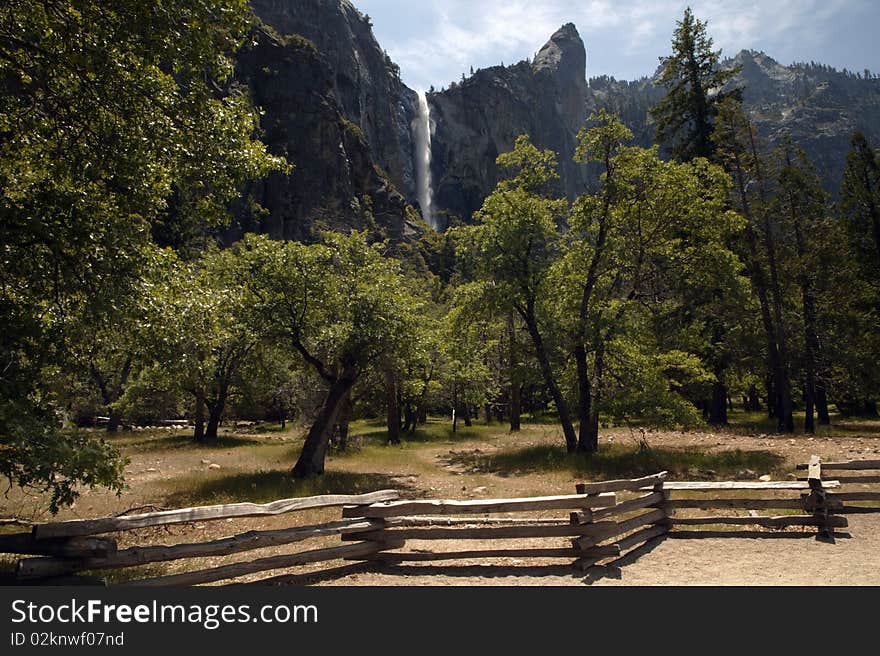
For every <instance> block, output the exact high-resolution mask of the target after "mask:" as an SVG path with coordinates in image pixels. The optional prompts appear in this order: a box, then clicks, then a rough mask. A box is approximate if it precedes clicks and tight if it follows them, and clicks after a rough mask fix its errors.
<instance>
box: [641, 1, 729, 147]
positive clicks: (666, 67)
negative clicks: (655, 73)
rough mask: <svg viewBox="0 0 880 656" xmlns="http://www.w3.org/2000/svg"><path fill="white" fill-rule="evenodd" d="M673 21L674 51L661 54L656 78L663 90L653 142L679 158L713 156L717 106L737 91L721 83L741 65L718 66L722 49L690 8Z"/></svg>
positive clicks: (656, 110)
mask: <svg viewBox="0 0 880 656" xmlns="http://www.w3.org/2000/svg"><path fill="white" fill-rule="evenodd" d="M676 25H677V27H676V29H675V33H674V34H673V37H672V54H671V55H669V56H667V57H661V58H660V64H661V66H662V72H661V74H660V80H659V83H660V85H662V86H664V87H666V90H667V91H666V95H665V96H664V97H663V98H662V99H661V100H660V102H659V103H657V105H656V106H655V107H653V108H652V109H651V116H652V117H653V118H654V120H655V121H656V122H657V141H658V142H659V143H663V144H669V145H670V146H671V149H672V156H673V158H674V159H677V160H679V161H683V162H687V161H690V160H692V159H693V158H695V157H706V158H712V156H713V154H714V152H715V144H714V143H713V141H712V131H713V129H714V125H715V117H716V116H717V114H718V107H719V106H720V104H721V103H722V102H723V101H724V99H725V98H727V97H731V96H734V97H739V95H740V91H739V90H728V89H726V88H725V87H726V86H727V85H728V83H729V82H730V81H731V80H732V79H733V78H734V77H735V76H736V74H737V73H738V72H739V70H738V69H728V70H722V69H721V68H719V62H720V58H721V51H720V50H713V49H712V39H711V37H709V36H708V34H707V33H706V23H705V22H704V21H700V20H698V19H696V18H695V17H694V14H693V11H691V8H690V7H688V8H687V9H685V12H684V17H683V18H682V19H681V20H680V21H678V22H677V23H676Z"/></svg>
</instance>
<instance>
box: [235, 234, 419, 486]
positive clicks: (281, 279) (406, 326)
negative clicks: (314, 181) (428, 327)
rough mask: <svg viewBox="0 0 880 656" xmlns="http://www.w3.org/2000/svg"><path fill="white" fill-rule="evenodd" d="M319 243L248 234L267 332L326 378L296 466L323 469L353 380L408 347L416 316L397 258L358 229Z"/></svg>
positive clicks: (312, 471) (308, 472)
mask: <svg viewBox="0 0 880 656" xmlns="http://www.w3.org/2000/svg"><path fill="white" fill-rule="evenodd" d="M325 241H326V243H324V244H311V245H306V244H301V243H296V242H275V241H271V240H269V239H268V238H266V237H258V236H253V235H249V236H247V237H246V238H245V240H244V242H243V245H242V248H243V249H244V250H245V251H246V252H247V257H248V260H249V261H250V262H251V271H250V278H251V286H252V289H253V293H254V295H255V298H256V300H255V303H254V309H255V311H256V312H257V313H258V315H259V317H260V319H259V323H260V325H264V326H266V328H267V331H268V335H269V336H270V337H271V338H275V339H283V340H285V341H286V342H287V344H289V345H290V347H291V348H292V349H294V350H295V351H296V352H297V353H298V354H299V356H300V358H301V359H302V361H303V362H304V363H305V364H306V365H308V366H309V367H311V368H312V369H314V371H315V372H316V373H317V374H318V375H319V376H320V377H321V379H322V380H323V381H324V383H325V385H326V386H327V392H326V395H325V397H324V402H323V404H322V406H321V408H320V410H319V412H318V416H317V418H316V419H315V420H314V422H313V424H312V426H311V428H310V429H309V432H308V434H307V435H306V440H305V443H304V444H303V449H302V452H301V453H300V456H299V459H298V460H297V463H296V466H295V467H294V469H293V474H294V476H296V477H298V478H303V477H308V476H313V475H318V474H322V473H323V471H324V455H325V453H326V450H327V445H328V443H329V441H330V437H331V435H332V432H333V427H334V425H335V423H336V421H337V418H338V416H339V413H340V410H341V408H342V405H343V402H344V400H345V399H346V397H347V396H348V395H349V394H350V393H351V390H352V387H353V386H354V385H355V383H357V381H358V380H359V379H360V378H361V377H362V376H363V375H364V373H365V372H366V371H368V370H370V369H373V368H381V367H382V366H383V365H384V364H385V363H384V359H385V357H386V355H387V354H389V353H394V352H396V351H398V350H401V349H403V348H404V347H405V345H406V344H407V342H408V341H409V340H410V339H411V336H412V334H413V326H414V324H415V322H416V318H417V308H418V306H417V303H416V300H415V299H414V298H413V297H412V295H411V294H409V293H408V290H407V285H406V282H405V280H404V279H403V277H402V276H401V274H400V267H399V263H398V262H397V261H396V260H393V259H391V258H387V257H384V256H383V255H382V252H381V249H382V245H381V244H377V245H373V246H371V245H369V244H368V243H367V241H366V238H365V236H364V235H363V234H361V233H353V234H351V235H343V234H340V233H327V234H325Z"/></svg>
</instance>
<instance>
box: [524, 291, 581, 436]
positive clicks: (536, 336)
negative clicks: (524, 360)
mask: <svg viewBox="0 0 880 656" xmlns="http://www.w3.org/2000/svg"><path fill="white" fill-rule="evenodd" d="M523 320H524V321H525V323H526V328H528V331H529V336H530V337H531V338H532V344H533V345H534V347H535V354H536V355H537V356H538V364H539V365H540V367H541V375H542V376H543V377H544V383H545V384H546V385H547V387H548V388H549V389H550V395H551V396H552V397H553V402H554V403H555V404H556V411H557V412H558V413H559V423H560V424H561V425H562V433H563V435H564V436H565V449H566V451H568V452H569V453H574V452H575V451H577V445H578V440H577V436H576V435H575V432H574V426H573V425H572V423H571V414H570V413H569V410H568V404H567V403H566V402H565V397H564V396H563V395H562V392H561V391H560V389H559V385H557V384H556V377H555V376H554V375H553V368H552V367H551V366H550V358H549V357H548V356H547V349H546V348H545V347H544V340H543V338H542V337H541V332H540V331H539V330H538V324H537V321H536V320H535V317H534V312H533V310H532V309H531V308H529V310H527V311H526V313H525V315H524V316H523Z"/></svg>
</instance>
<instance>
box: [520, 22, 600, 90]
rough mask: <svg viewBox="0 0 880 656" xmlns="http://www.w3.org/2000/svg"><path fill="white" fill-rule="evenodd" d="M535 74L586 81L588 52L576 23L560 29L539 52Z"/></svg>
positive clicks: (534, 66) (535, 64) (536, 57)
mask: <svg viewBox="0 0 880 656" xmlns="http://www.w3.org/2000/svg"><path fill="white" fill-rule="evenodd" d="M532 68H533V70H534V71H535V72H539V71H548V72H550V73H551V74H554V75H556V76H559V77H560V78H562V80H565V81H576V80H586V77H587V50H586V48H585V47H584V42H583V40H582V39H581V35H580V34H578V31H577V27H575V25H574V23H566V24H565V25H563V26H562V27H560V28H559V29H558V30H556V32H555V33H554V34H553V36H551V37H550V40H549V41H548V42H547V43H546V44H545V45H544V47H543V48H541V50H540V51H538V54H537V55H536V56H535V61H534V62H533V63H532Z"/></svg>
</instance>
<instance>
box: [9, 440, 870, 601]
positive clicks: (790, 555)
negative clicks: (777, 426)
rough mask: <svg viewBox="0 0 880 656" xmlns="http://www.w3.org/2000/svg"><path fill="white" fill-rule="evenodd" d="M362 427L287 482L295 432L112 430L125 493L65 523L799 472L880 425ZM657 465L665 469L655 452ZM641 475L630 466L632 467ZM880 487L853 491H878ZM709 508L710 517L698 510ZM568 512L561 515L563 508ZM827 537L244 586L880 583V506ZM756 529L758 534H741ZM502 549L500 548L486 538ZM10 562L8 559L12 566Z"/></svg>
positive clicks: (88, 503) (206, 526)
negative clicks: (319, 470) (596, 436)
mask: <svg viewBox="0 0 880 656" xmlns="http://www.w3.org/2000/svg"><path fill="white" fill-rule="evenodd" d="M377 426H378V424H376V425H369V424H366V423H365V424H363V425H362V426H360V430H359V431H355V439H354V441H355V445H356V447H358V448H355V449H354V450H353V452H351V453H348V454H335V455H332V456H331V457H330V458H329V459H328V462H327V469H328V474H327V475H326V476H325V477H324V478H323V479H319V480H318V481H312V482H308V483H299V482H293V481H292V480H291V479H290V478H289V476H288V475H287V472H288V470H289V468H290V466H291V464H292V462H293V458H294V457H295V454H296V453H297V451H298V448H299V444H300V438H299V436H298V434H297V432H296V431H290V432H288V433H279V432H265V433H261V432H251V433H248V434H242V433H236V434H233V433H230V434H228V435H227V436H226V437H224V439H223V441H222V442H221V444H219V445H217V446H215V447H194V446H193V445H192V444H191V443H189V441H188V440H187V438H186V437H185V436H175V435H172V434H168V433H165V432H162V433H159V432H156V433H149V434H147V433H142V434H128V435H123V436H120V437H119V438H116V439H117V440H118V441H119V444H120V446H121V447H122V448H123V450H124V451H125V452H126V453H127V454H128V455H129V456H130V458H131V461H130V463H129V465H128V467H127V468H126V478H127V482H128V486H129V487H128V489H127V490H126V491H125V493H124V494H123V495H122V496H121V497H116V496H114V495H112V494H109V493H107V492H106V491H100V490H94V491H86V492H85V493H84V494H83V496H82V497H81V498H80V499H79V500H78V502H77V504H76V506H74V507H73V508H72V509H68V510H65V511H63V512H62V514H61V515H60V516H59V518H73V517H95V516H103V515H109V514H119V513H122V512H125V511H127V510H130V509H132V508H139V507H144V506H145V507H147V509H150V508H152V507H157V508H174V507H184V506H188V505H209V504H213V503H228V502H232V501H255V502H265V501H269V500H273V499H278V498H284V497H290V496H308V495H311V494H323V493H348V494H352V493H361V492H367V491H372V490H376V489H382V488H389V487H393V488H395V489H398V490H400V493H401V496H402V497H403V498H453V499H472V498H492V497H512V496H537V495H547V494H571V493H573V492H574V485H575V483H579V482H584V481H587V480H601V479H608V478H617V477H626V478H629V477H631V476H630V475H626V476H620V475H618V474H619V473H620V469H621V468H624V469H625V468H627V467H632V466H640V467H643V468H644V467H647V468H649V471H656V470H658V469H659V468H661V467H662V468H666V469H672V468H673V467H677V470H675V471H670V478H671V479H672V480H693V479H701V480H732V479H737V478H748V479H752V478H757V477H758V476H771V477H772V478H773V479H774V480H786V479H791V478H794V477H795V465H796V464H797V463H801V462H806V461H807V460H808V459H809V456H810V455H811V454H818V455H820V456H822V457H823V459H824V460H826V461H828V460H845V459H867V458H871V459H880V422H840V423H838V424H837V425H836V426H835V427H834V429H833V430H832V431H826V432H825V433H824V434H820V435H818V436H815V437H806V436H792V437H779V436H776V435H771V434H765V433H761V432H760V431H758V430H754V429H753V428H744V427H742V426H740V427H734V428H732V429H731V430H727V431H705V430H704V431H690V432H684V433H683V432H679V431H674V432H648V433H646V434H645V435H644V436H645V437H646V439H647V441H648V443H649V445H650V452H649V454H648V456H647V457H648V458H649V460H648V461H647V463H646V462H645V461H644V460H640V459H639V458H640V457H641V456H639V457H636V456H635V455H634V453H635V451H636V442H637V440H636V438H637V437H638V435H639V434H638V433H635V434H634V433H633V432H631V431H629V430H626V429H612V430H606V431H603V433H602V437H601V441H602V445H601V451H600V455H601V456H602V457H601V458H599V459H597V460H595V461H590V462H586V461H579V462H575V463H573V462H571V461H570V460H569V459H566V458H565V457H564V456H559V455H557V454H556V451H555V449H556V448H557V446H558V444H559V443H560V438H559V435H558V434H557V431H556V429H555V427H553V426H550V425H540V424H536V425H530V426H527V427H525V430H524V431H523V432H522V433H519V434H516V435H511V434H509V433H507V432H506V431H505V430H504V427H501V426H494V427H476V426H475V427H474V429H472V430H470V431H466V430H465V431H461V430H460V431H459V433H458V434H456V435H452V434H450V433H449V432H448V430H447V428H446V427H445V426H441V425H439V424H438V425H437V426H433V427H432V428H431V430H430V431H429V432H427V433H426V434H424V435H421V436H417V437H416V438H413V439H412V440H411V441H409V442H405V443H404V444H403V445H402V446H401V447H387V446H384V445H383V444H382V439H381V438H382V436H381V433H380V430H381V429H380V428H378V427H377ZM651 458H653V459H654V460H656V467H655V466H654V464H655V463H654V460H651ZM638 473H640V472H632V475H637V474H638ZM878 487H880V486H873V487H871V488H869V487H868V486H852V487H851V488H848V489H851V490H854V489H878ZM44 501H45V500H44V499H41V498H40V497H39V496H38V495H37V496H22V495H17V494H15V493H11V494H9V495H8V496H7V497H6V498H5V499H3V498H0V516H3V517H10V516H17V517H23V518H29V519H33V520H38V521H46V520H48V519H50V518H49V517H47V516H46V515H45V514H44V513H42V512H41V511H40V509H41V508H42V507H44V505H45V504H44ZM697 512H699V513H700V514H706V511H697ZM561 514H562V515H565V516H567V513H561ZM339 516H340V510H339V509H338V508H336V509H323V510H317V511H306V512H303V513H297V514H295V515H285V516H277V517H267V518H247V519H236V520H226V521H218V522H199V523H194V524H185V525H179V526H175V527H167V528H160V529H141V530H139V531H133V532H128V533H126V534H119V535H117V536H116V537H117V538H118V539H119V541H120V548H124V547H125V546H130V545H132V544H145V543H150V544H171V543H180V542H197V541H204V540H206V539H216V538H219V537H224V536H228V535H234V534H238V533H242V532H245V531H248V530H266V529H276V528H284V527H289V526H292V525H304V524H316V523H322V522H327V521H334V520H337V519H339ZM849 521H850V525H849V527H847V528H845V529H839V532H838V533H836V534H835V536H834V538H833V540H830V541H827V540H826V541H820V540H818V539H817V538H816V535H815V530H814V529H799V530H797V531H792V532H784V533H782V532H779V531H773V530H758V529H755V530H753V531H752V532H751V533H748V534H746V535H747V537H746V536H737V535H738V534H729V535H730V536H729V537H728V536H727V535H725V537H703V536H698V535H694V534H688V533H676V532H675V531H673V532H672V533H670V534H669V535H668V536H667V537H665V538H661V539H659V540H655V541H653V542H651V543H649V544H647V545H645V546H644V547H641V548H639V549H637V550H636V551H634V552H630V553H629V554H626V555H625V556H623V557H622V558H620V559H618V560H616V561H613V562H607V563H606V564H605V565H604V566H597V567H593V568H592V569H590V570H588V571H587V572H580V571H575V570H573V568H572V567H571V562H570V560H562V561H558V560H557V561H553V560H539V561H535V560H529V561H525V560H522V559H512V558H507V559H494V560H491V561H486V562H483V563H478V562H476V561H454V562H448V561H440V562H429V563H422V562H416V563H413V562H406V563H399V564H393V563H366V564H364V563H349V562H345V561H338V562H332V563H327V564H323V565H311V566H306V567H303V568H297V569H295V570H290V571H285V570H275V571H270V572H262V573H259V574H253V575H250V576H247V577H242V578H240V579H237V580H236V581H235V583H259V582H272V583H275V584H279V583H286V584H294V585H297V584H317V585H367V586H380V585H381V586H385V585H417V586H425V585H442V586H473V585H515V586H520V585H549V586H568V585H600V586H604V585H617V586H620V585H624V586H649V585H746V586H759V585H880V513H878V514H865V515H853V516H850V518H849ZM744 528H749V527H744ZM337 545H339V540H338V538H322V539H319V540H315V541H310V542H308V543H300V544H296V545H291V546H289V547H275V548H269V549H260V550H256V551H251V552H245V553H241V554H236V555H234V556H231V557H228V556H227V557H217V558H201V559H193V560H188V561H174V562H173V563H168V564H153V565H147V566H143V567H141V568H139V569H137V570H128V573H116V574H111V582H124V581H125V580H126V579H128V578H143V577H146V576H158V575H163V574H173V573H177V572H181V571H186V570H191V569H201V568H204V567H212V566H216V565H222V564H227V563H229V562H232V561H244V560H251V559H255V558H262V557H265V556H270V555H276V554H280V553H288V552H294V551H302V550H303V549H306V548H308V549H312V548H320V547H325V546H337ZM491 546H492V548H498V546H499V545H498V544H497V543H495V544H493V545H491ZM504 546H505V547H506V546H509V547H512V548H525V547H537V546H543V547H546V546H560V547H561V546H568V545H567V544H566V539H564V538H560V539H559V540H558V544H549V543H548V540H510V541H505V542H504ZM476 548H489V545H488V544H487V543H480V542H477V541H467V542H465V541H459V542H457V543H450V542H445V543H444V544H442V545H438V544H437V543H433V544H432V543H425V542H417V541H409V542H407V544H406V546H405V547H404V549H403V550H402V551H404V552H406V551H420V550H432V551H441V550H464V549H476ZM9 562H10V561H9V559H7V563H9Z"/></svg>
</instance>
